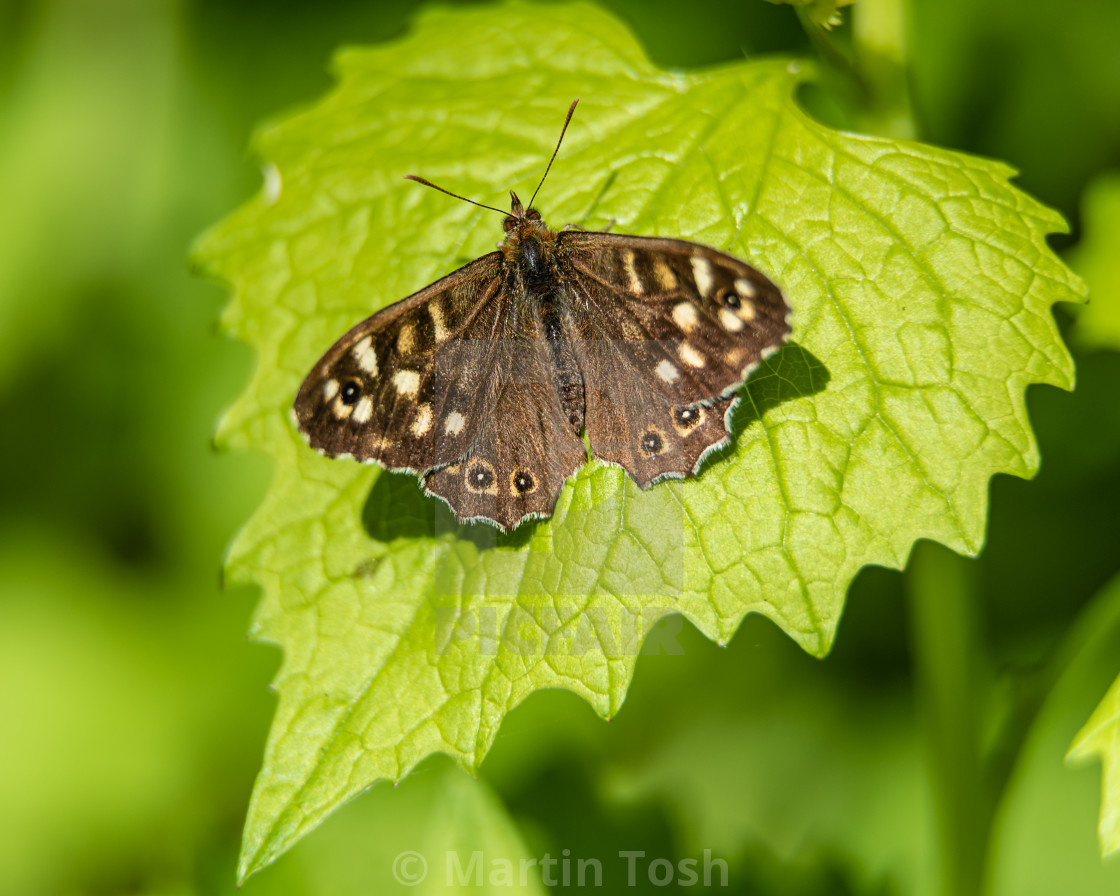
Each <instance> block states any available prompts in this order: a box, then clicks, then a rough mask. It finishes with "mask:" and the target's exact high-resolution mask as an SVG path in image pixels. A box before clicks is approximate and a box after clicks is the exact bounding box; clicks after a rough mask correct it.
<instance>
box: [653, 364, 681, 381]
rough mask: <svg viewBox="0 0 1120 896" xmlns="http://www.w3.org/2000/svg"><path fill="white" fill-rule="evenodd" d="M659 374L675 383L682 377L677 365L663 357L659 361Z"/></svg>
mask: <svg viewBox="0 0 1120 896" xmlns="http://www.w3.org/2000/svg"><path fill="white" fill-rule="evenodd" d="M657 375H658V376H659V377H661V379H663V380H665V382H667V383H675V382H676V381H677V380H678V379H680V376H681V372H680V371H679V370H677V367H676V365H675V364H674V363H673V362H672V361H670V360H669V359H668V358H662V359H661V360H660V361H659V362H658V363H657Z"/></svg>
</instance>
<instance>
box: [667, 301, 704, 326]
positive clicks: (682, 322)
mask: <svg viewBox="0 0 1120 896" xmlns="http://www.w3.org/2000/svg"><path fill="white" fill-rule="evenodd" d="M673 320H674V321H676V324H677V326H678V327H680V328H681V329H682V330H684V331H685V332H686V333H691V332H692V331H693V330H694V329H696V325H697V324H698V323H700V315H699V314H697V312H696V306H695V305H693V304H692V302H680V303H678V304H677V306H676V307H675V308H673Z"/></svg>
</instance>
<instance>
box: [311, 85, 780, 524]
mask: <svg viewBox="0 0 1120 896" xmlns="http://www.w3.org/2000/svg"><path fill="white" fill-rule="evenodd" d="M575 108H576V103H572V106H571V108H570V109H569V110H568V117H567V119H566V120H565V121H564V127H563V129H562V130H561V132H560V141H562V140H563V139H564V132H565V131H566V130H567V128H568V123H569V122H570V121H571V118H572V113H573V112H574V111H575ZM560 141H558V142H557V144H556V150H555V151H554V152H553V154H552V159H551V160H550V161H549V163H548V167H546V168H545V175H544V177H547V176H548V171H549V169H550V168H551V167H552V162H553V161H554V160H555V158H556V153H557V152H559V149H560ZM409 177H410V178H411V179H412V180H417V181H420V182H421V183H424V184H426V185H427V186H431V187H435V184H431V183H429V182H428V181H425V180H423V179H422V178H419V177H415V176H412V175H409ZM544 177H542V178H541V183H540V184H538V186H537V191H536V192H534V193H533V199H536V195H537V192H539V191H540V188H541V185H542V184H543V183H544ZM435 188H436V189H437V190H441V192H444V193H449V191H447V190H443V189H442V188H441V187H435ZM449 195H452V196H455V195H456V194H454V193H449ZM510 196H511V199H512V207H511V210H510V212H509V214H508V216H507V217H506V219H505V225H504V226H505V231H506V238H505V241H504V242H503V243H502V244H501V247H500V249H499V251H497V252H491V253H490V254H489V255H484V256H482V257H481V258H479V259H476V260H475V261H473V262H471V263H470V264H468V265H466V266H465V267H462V268H460V269H459V270H457V271H455V272H454V273H452V274H449V275H447V276H446V277H444V278H443V279H442V280H438V281H436V282H435V283H433V284H432V285H431V286H428V287H425V288H424V289H422V290H420V291H419V292H418V293H416V294H414V295H412V296H409V297H408V298H407V299H403V300H401V301H399V302H397V303H396V304H395V305H390V306H389V307H388V308H385V309H383V310H381V311H379V312H377V314H375V315H373V316H372V317H370V318H367V319H366V320H364V321H362V322H361V323H360V324H358V325H357V326H356V327H354V328H353V329H352V330H350V332H348V333H347V334H346V335H345V336H343V337H342V338H341V339H339V340H338V342H336V343H335V344H334V345H333V346H332V347H331V349H330V350H329V351H328V352H327V353H326V354H325V355H324V356H323V357H322V359H320V361H319V362H318V363H317V364H316V365H315V366H314V367H313V368H312V369H311V373H309V374H308V376H307V379H306V380H304V382H303V386H302V387H301V388H300V390H299V394H298V395H297V396H296V400H295V416H296V421H297V424H298V426H299V428H300V430H301V431H302V432H303V433H304V435H305V436H306V437H307V439H308V441H309V442H310V443H311V446H312V447H314V448H316V449H317V450H319V451H320V452H321V453H323V454H326V455H329V456H331V457H345V458H354V459H357V460H360V461H364V462H376V463H378V464H380V465H381V466H383V467H385V468H386V469H389V470H403V471H407V472H410V473H415V474H416V475H417V476H419V477H420V480H421V483H422V485H423V488H424V490H425V492H426V493H427V494H430V495H434V496H436V497H437V498H442V499H443V500H444V501H446V502H447V504H448V505H450V507H451V509H452V510H453V511H455V515H456V516H457V517H458V518H459V519H460V520H461V521H465V522H466V521H476V520H482V521H485V522H488V523H492V524H494V525H496V526H498V527H499V528H500V529H502V530H508V529H511V528H513V527H514V526H517V525H518V524H519V523H521V522H522V521H524V520H525V519H528V518H531V517H543V516H549V515H550V514H551V513H552V510H553V508H554V507H555V505H556V499H557V497H558V496H559V494H560V489H561V487H562V486H563V485H564V482H565V480H567V478H568V477H569V476H571V475H572V474H573V473H575V472H576V470H578V469H579V468H580V467H581V466H583V464H584V463H586V462H587V460H588V456H589V454H590V456H593V457H597V458H598V459H599V460H601V461H604V462H606V463H610V464H617V465H619V466H621V467H622V468H623V469H624V470H626V472H627V473H629V474H630V476H631V477H632V478H633V479H634V481H635V482H637V483H638V485H639V486H641V487H642V488H647V487H648V486H650V485H652V484H653V483H655V482H657V481H658V480H659V479H663V478H665V477H684V476H692V475H695V474H696V472H697V471H698V470H699V468H700V465H701V464H702V463H703V460H704V458H705V457H706V456H707V455H708V454H709V453H710V452H711V451H713V450H714V449H716V448H719V447H721V446H723V445H725V444H726V443H727V442H728V440H729V438H730V435H729V433H730V420H731V412H732V409H733V408H734V407H735V404H736V403H737V402H738V400H739V399H738V396H737V395H736V390H737V389H738V388H739V387H740V386H741V385H742V384H743V382H744V381H745V380H746V378H747V376H748V375H749V374H750V372H751V371H752V370H753V369H754V368H755V367H757V366H758V364H759V363H760V361H761V360H762V359H764V358H766V357H767V356H768V355H769V354H771V353H772V352H774V351H776V350H777V349H778V348H779V347H780V346H781V345H782V343H783V342H785V339H786V337H787V336H788V334H789V330H790V325H789V311H790V309H789V305H788V304H787V303H786V301H785V299H784V298H783V296H782V293H781V291H780V290H779V289H778V288H777V286H775V285H774V284H773V283H772V282H771V281H770V280H769V279H768V278H767V277H765V276H764V275H763V274H761V273H759V272H758V271H756V270H755V269H754V268H752V267H750V266H749V265H747V264H744V263H743V262H741V261H739V260H738V259H735V258H732V257H731V256H730V255H725V254H724V253H723V252H718V251H716V250H715V249H710V248H708V247H707V246H701V245H698V244H696V243H690V242H685V241H684V240H675V239H659V238H656V237H641V236H624V235H621V234H613V233H592V232H588V231H584V230H578V229H567V228H565V229H563V230H561V231H554V230H550V229H549V228H548V227H547V226H546V225H545V223H544V222H543V221H542V220H541V216H540V213H539V212H537V210H536V209H534V208H532V204H533V200H532V199H531V200H529V206H530V207H529V208H526V207H525V206H523V205H522V204H521V201H520V200H519V199H518V198H517V194H516V193H511V194H510ZM456 198H458V199H463V198H464V197H461V196H456ZM465 201H467V202H471V200H465ZM474 204H475V205H480V206H482V204H481V203H477V202H476V203H474ZM482 207H483V208H491V206H482ZM491 210H492V211H497V212H499V214H503V215H505V214H506V213H505V212H503V211H501V210H500V209H494V208H491Z"/></svg>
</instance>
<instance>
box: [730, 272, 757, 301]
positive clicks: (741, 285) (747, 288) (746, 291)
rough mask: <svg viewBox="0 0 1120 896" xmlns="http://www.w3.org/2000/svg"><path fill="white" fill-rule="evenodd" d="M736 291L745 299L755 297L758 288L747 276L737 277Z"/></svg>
mask: <svg viewBox="0 0 1120 896" xmlns="http://www.w3.org/2000/svg"><path fill="white" fill-rule="evenodd" d="M735 292H737V293H739V295H740V296H742V297H743V298H744V299H753V298H754V297H755V295H756V294H757V292H758V290H756V289H755V286H754V284H753V283H751V281H750V280H748V279H747V278H746V277H737V278H736V279H735Z"/></svg>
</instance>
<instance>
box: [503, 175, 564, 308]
mask: <svg viewBox="0 0 1120 896" xmlns="http://www.w3.org/2000/svg"><path fill="white" fill-rule="evenodd" d="M510 199H511V201H512V208H511V211H510V213H509V216H508V217H507V218H506V220H505V222H504V227H505V231H506V238H505V241H504V242H503V243H502V256H503V258H504V260H505V263H506V268H507V270H509V269H511V268H513V269H516V270H517V271H518V272H519V273H520V274H521V276H522V278H523V279H524V281H525V285H526V286H527V287H529V289H531V290H533V291H535V292H536V291H542V290H543V291H548V290H549V289H550V288H551V287H552V286H553V285H554V284H555V282H556V266H555V264H554V262H553V255H554V253H555V251H556V249H557V240H558V237H559V234H557V232H556V231H555V230H550V229H549V227H548V225H546V224H545V223H544V221H542V220H541V215H540V212H538V211H537V210H536V209H535V208H530V209H525V208H524V206H522V204H521V200H520V199H518V198H517V194H516V193H510Z"/></svg>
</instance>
